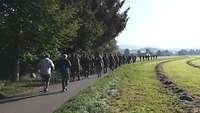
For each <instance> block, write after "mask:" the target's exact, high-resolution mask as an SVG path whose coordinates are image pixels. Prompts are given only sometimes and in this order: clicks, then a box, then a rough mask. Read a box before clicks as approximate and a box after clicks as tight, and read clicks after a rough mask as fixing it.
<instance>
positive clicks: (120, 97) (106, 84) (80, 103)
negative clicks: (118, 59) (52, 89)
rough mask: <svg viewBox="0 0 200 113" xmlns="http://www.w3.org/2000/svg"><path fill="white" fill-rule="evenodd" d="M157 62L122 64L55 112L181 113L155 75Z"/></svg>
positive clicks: (174, 99) (176, 101)
mask: <svg viewBox="0 0 200 113" xmlns="http://www.w3.org/2000/svg"><path fill="white" fill-rule="evenodd" d="M157 63H159V61H154V62H149V63H144V64H139V63H137V64H130V65H124V66H122V67H121V68H119V69H117V70H115V71H114V72H112V73H111V74H110V75H108V76H107V77H105V78H104V79H102V80H100V81H97V82H96V83H95V84H94V85H93V86H91V87H90V88H88V89H87V90H84V91H82V92H81V93H80V94H79V95H78V96H77V97H75V98H74V99H72V100H71V101H70V102H67V103H66V104H65V105H63V106H62V107H61V108H60V109H59V110H57V111H56V112H55V113H177V112H179V113H184V111H183V110H182V108H181V107H180V106H179V102H178V99H177V97H175V96H173V95H172V94H170V93H168V92H166V91H165V89H163V88H162V85H161V83H160V82H159V81H158V80H157V79H156V75H155V68H154V67H155V65H156V64H157Z"/></svg>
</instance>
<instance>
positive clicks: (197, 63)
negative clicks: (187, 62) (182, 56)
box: [191, 58, 200, 67]
mask: <svg viewBox="0 0 200 113" xmlns="http://www.w3.org/2000/svg"><path fill="white" fill-rule="evenodd" d="M191 64H193V65H195V66H199V67H200V58H196V59H193V60H192V61H191Z"/></svg>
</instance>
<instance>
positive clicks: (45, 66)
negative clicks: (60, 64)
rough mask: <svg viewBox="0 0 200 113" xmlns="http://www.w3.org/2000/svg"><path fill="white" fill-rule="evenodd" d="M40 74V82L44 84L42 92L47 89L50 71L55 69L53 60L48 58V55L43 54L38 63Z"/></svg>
mask: <svg viewBox="0 0 200 113" xmlns="http://www.w3.org/2000/svg"><path fill="white" fill-rule="evenodd" d="M39 66H40V74H41V76H42V82H43V86H44V92H47V91H48V86H49V82H50V79H51V71H52V69H55V65H54V63H53V61H52V60H51V59H50V55H49V54H47V55H45V58H44V59H42V60H41V61H40V63H39Z"/></svg>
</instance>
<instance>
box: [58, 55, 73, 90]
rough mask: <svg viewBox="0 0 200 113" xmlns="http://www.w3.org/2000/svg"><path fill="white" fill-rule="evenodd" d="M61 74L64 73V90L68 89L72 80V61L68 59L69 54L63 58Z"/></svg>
mask: <svg viewBox="0 0 200 113" xmlns="http://www.w3.org/2000/svg"><path fill="white" fill-rule="evenodd" d="M60 68H61V74H62V90H63V91H67V90H68V85H69V81H70V68H71V62H70V60H69V59H68V55H67V54H64V55H63V58H61V67H60Z"/></svg>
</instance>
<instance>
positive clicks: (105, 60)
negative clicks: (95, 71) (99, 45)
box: [103, 54, 109, 73]
mask: <svg viewBox="0 0 200 113" xmlns="http://www.w3.org/2000/svg"><path fill="white" fill-rule="evenodd" d="M103 63H104V65H103V70H104V73H107V72H108V63H109V60H108V56H107V55H106V54H104V56H103Z"/></svg>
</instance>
